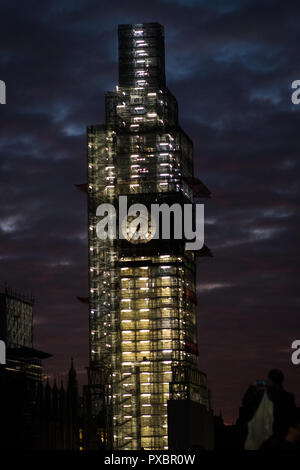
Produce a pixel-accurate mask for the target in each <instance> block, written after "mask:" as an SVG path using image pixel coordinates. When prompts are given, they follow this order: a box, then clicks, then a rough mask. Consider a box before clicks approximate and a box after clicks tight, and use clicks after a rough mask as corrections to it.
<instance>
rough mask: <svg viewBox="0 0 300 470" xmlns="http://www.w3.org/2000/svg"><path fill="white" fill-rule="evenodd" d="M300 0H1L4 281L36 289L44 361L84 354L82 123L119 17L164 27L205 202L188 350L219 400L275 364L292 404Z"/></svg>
mask: <svg viewBox="0 0 300 470" xmlns="http://www.w3.org/2000/svg"><path fill="white" fill-rule="evenodd" d="M299 18H300V3H299V2H298V1H296V0H294V1H289V0H287V1H285V2H283V1H279V0H272V1H271V0H259V1H258V0H257V1H255V0H248V1H247V0H244V1H243V0H231V1H230V0H228V1H226V0H225V1H217V0H210V1H208V0H206V1H205V0H151V1H150V2H142V1H134V0H127V1H124V0H123V1H121V0H120V1H116V0H109V1H104V0H93V1H92V0H91V1H90V0H85V1H83V0H82V1H79V0H78V1H76V0H72V1H71V0H62V1H59V2H57V1H56V2H55V1H49V0H48V1H45V2H39V1H33V0H28V1H26V2H20V1H14V0H10V1H8V0H2V1H1V7H0V21H1V28H0V79H1V80H4V81H5V83H6V87H7V104H6V105H1V107H0V168H1V186H0V188H1V208H0V210H1V212H0V250H1V251H0V258H1V277H0V280H1V282H2V284H3V283H4V281H5V280H6V281H7V282H8V284H9V286H11V287H16V288H17V289H19V290H21V291H24V292H31V291H32V292H33V294H34V296H35V298H36V304H35V317H34V325H35V334H34V338H35V347H37V348H40V349H42V350H44V351H47V352H50V353H52V354H53V358H52V359H49V360H47V361H45V363H44V365H45V371H46V372H47V373H48V374H49V375H50V376H51V377H52V378H53V377H57V378H58V377H62V376H64V374H65V373H66V372H67V370H68V368H69V364H70V358H71V356H73V357H74V360H75V366H76V368H77V373H78V377H79V379H80V383H81V384H83V383H85V382H86V369H85V368H86V366H88V309H87V306H86V305H84V304H81V303H79V302H78V300H77V299H76V296H82V297H84V296H87V295H88V284H87V274H88V272H87V201H86V196H85V194H83V193H81V192H79V191H78V190H76V189H75V187H74V185H75V184H78V183H84V182H86V126H87V125H89V124H95V123H103V122H104V120H105V117H104V111H105V110H104V93H105V91H107V90H112V89H114V88H115V86H116V85H117V84H118V67H117V60H118V53H117V27H118V24H126V23H142V22H158V23H161V24H162V25H164V27H165V48H166V74H167V84H168V87H169V89H170V90H171V92H172V93H173V94H174V95H175V96H176V98H177V100H178V104H179V119H180V123H181V125H182V127H183V129H184V130H185V131H186V132H187V134H188V135H189V136H190V137H191V138H192V140H193V142H194V158H195V175H196V176H197V177H199V178H200V179H201V180H203V181H204V182H205V184H206V185H207V186H208V187H209V188H210V190H211V192H212V199H211V200H209V201H207V202H205V222H206V226H205V231H206V232H205V243H206V244H207V245H208V246H209V248H210V249H211V250H212V252H213V254H214V256H213V257H212V258H203V259H200V261H199V262H198V282H197V295H198V330H199V364H200V366H201V369H202V370H204V371H205V372H206V373H207V376H208V382H209V385H210V387H211V389H212V397H213V406H214V410H215V412H216V413H219V410H220V409H222V412H223V416H224V417H225V419H226V422H231V420H233V419H235V418H236V417H237V413H238V407H239V406H240V402H241V397H242V395H243V393H244V392H245V390H246V388H247V387H248V385H249V384H250V383H251V382H254V381H255V380H256V379H260V378H263V377H265V376H266V375H267V372H268V370H269V369H270V368H273V367H276V368H281V369H282V370H283V371H284V373H285V375H286V388H287V389H288V390H289V391H291V392H293V393H294V394H295V395H296V397H297V404H298V406H299V405H300V365H298V366H295V365H293V364H292V363H291V354H292V349H291V343H292V341H293V340H295V339H300V317H299V307H300V282H299V279H300V272H299V271H300V269H299V265H300V250H299V239H300V218H299V201H300V188H299V170H300V163H299V149H300V142H299V133H300V105H298V106H297V105H293V104H292V102H291V93H292V89H291V84H292V81H293V80H297V79H298V80H300V65H299V44H300V25H299V21H300V20H299Z"/></svg>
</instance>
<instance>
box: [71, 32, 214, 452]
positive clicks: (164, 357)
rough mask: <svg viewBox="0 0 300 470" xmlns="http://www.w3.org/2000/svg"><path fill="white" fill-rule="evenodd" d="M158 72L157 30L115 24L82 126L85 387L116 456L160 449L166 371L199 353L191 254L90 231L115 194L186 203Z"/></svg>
mask: <svg viewBox="0 0 300 470" xmlns="http://www.w3.org/2000/svg"><path fill="white" fill-rule="evenodd" d="M164 69H165V66H164V34H163V28H162V26H161V25H159V24H157V23H147V24H141V25H121V26H119V84H120V85H119V86H117V87H116V90H115V91H112V92H107V93H106V124H105V125H94V126H90V127H88V129H87V146H88V187H87V191H88V217H89V222H88V223H89V284H90V378H91V377H92V378H91V379H90V387H91V389H93V388H94V390H95V391H96V390H98V391H99V390H103V395H104V396H103V399H104V400H105V403H106V409H107V413H106V415H107V430H108V432H107V440H108V442H107V444H108V446H109V447H112V448H115V449H140V448H144V449H167V446H168V429H167V401H168V399H169V398H170V383H171V382H172V378H173V374H174V373H175V372H174V370H175V369H174V368H177V367H184V368H187V370H188V369H195V368H196V361H197V355H198V348H197V333H196V331H197V329H196V294H195V288H196V287H195V271H196V263H195V254H194V253H192V252H189V251H185V250H184V242H182V241H180V240H168V241H164V240H150V241H149V242H148V243H144V244H141V243H139V244H133V243H130V242H129V241H128V240H109V239H107V240H99V239H98V238H97V234H96V225H97V222H98V221H99V217H96V208H97V207H98V205H99V204H101V203H103V202H110V203H112V204H114V205H115V206H117V205H118V197H119V196H120V195H126V196H127V197H128V204H131V203H133V202H139V203H143V204H145V205H146V206H147V205H148V206H149V205H150V204H151V203H152V202H154V201H156V202H157V203H163V202H167V203H169V204H173V203H174V202H178V203H180V204H181V205H182V204H184V203H191V202H193V201H194V199H193V188H192V187H191V184H190V182H191V181H193V145H192V142H191V140H190V139H189V137H188V136H187V135H186V134H185V132H184V131H183V130H182V129H181V128H180V126H179V124H178V109H177V102H176V99H175V98H174V96H173V95H172V94H171V93H170V91H169V90H168V89H167V88H166V85H165V70H164ZM199 183H200V184H199ZM197 184H198V186H197V188H198V193H199V192H200V196H201V195H202V196H203V197H209V194H210V193H209V191H208V190H207V188H206V187H205V186H204V185H203V184H202V183H201V182H198V183H197ZM201 184H202V186H201ZM81 186H82V185H81ZM199 188H200V189H199ZM80 189H81V188H80ZM198 196H199V194H198ZM93 371H94V373H93ZM96 371H102V374H101V373H100V374H97V373H96ZM103 371H105V372H103ZM100 376H101V377H105V379H103V381H104V380H105V384H104V383H102V384H99V383H97V380H98V382H99V380H100V379H99V377H100ZM199 380H200V379H199ZM172 387H173V388H172ZM172 387H171V392H172V394H173V393H174V390H175V389H176V387H175V385H174V386H172ZM174 387H175V388H174ZM177 389H178V387H177ZM95 393H96V392H95ZM176 393H177V392H176ZM98 398H99V397H98Z"/></svg>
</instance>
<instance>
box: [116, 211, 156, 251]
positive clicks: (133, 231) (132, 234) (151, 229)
mask: <svg viewBox="0 0 300 470" xmlns="http://www.w3.org/2000/svg"><path fill="white" fill-rule="evenodd" d="M155 231H156V224H155V223H154V221H151V217H150V216H149V217H147V216H145V215H144V214H142V213H141V214H140V215H139V216H137V217H134V216H128V217H127V219H126V217H125V218H124V219H123V221H122V232H123V234H124V235H125V238H126V240H128V241H129V242H130V243H134V244H138V243H148V242H150V240H152V238H153V237H154V235H155Z"/></svg>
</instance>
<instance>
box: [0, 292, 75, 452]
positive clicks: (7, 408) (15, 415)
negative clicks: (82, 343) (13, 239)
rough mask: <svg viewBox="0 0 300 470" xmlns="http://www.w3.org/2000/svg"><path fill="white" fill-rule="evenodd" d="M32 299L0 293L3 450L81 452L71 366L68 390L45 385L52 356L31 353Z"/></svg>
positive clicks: (0, 437)
mask: <svg viewBox="0 0 300 470" xmlns="http://www.w3.org/2000/svg"><path fill="white" fill-rule="evenodd" d="M33 304H34V300H33V298H32V297H28V296H26V295H24V294H21V293H19V292H16V291H15V290H12V289H10V288H8V287H6V288H5V290H4V292H3V293H0V340H2V341H4V343H5V345H6V364H2V365H0V417H1V427H0V448H1V449H11V450H14V449H70V450H72V449H76V450H77V449H79V448H80V432H81V433H82V430H81V428H80V422H81V421H80V420H81V418H80V412H81V409H80V402H79V396H78V386H77V380H76V372H75V369H74V366H73V361H72V364H71V368H70V371H69V377H68V385H67V390H64V388H63V385H62V384H61V387H60V389H58V387H57V385H56V382H54V385H53V386H52V387H51V386H50V384H49V381H48V379H47V381H46V383H45V384H44V383H43V368H42V360H43V359H47V358H49V357H51V355H50V354H48V353H45V352H42V351H39V350H37V349H35V348H34V347H33Z"/></svg>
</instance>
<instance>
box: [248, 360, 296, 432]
mask: <svg viewBox="0 0 300 470" xmlns="http://www.w3.org/2000/svg"><path fill="white" fill-rule="evenodd" d="M283 381H284V375H283V373H282V372H281V371H280V370H278V369H272V370H271V371H270V372H269V374H268V379H267V381H266V382H264V381H258V382H257V383H256V385H250V387H249V388H248V390H247V392H246V393H245V395H244V398H243V403H242V409H241V422H242V423H244V426H243V428H244V438H245V439H246V437H247V426H248V423H249V421H251V420H252V422H253V418H254V419H256V416H257V411H258V409H259V406H260V404H261V403H262V400H263V398H264V400H265V401H266V402H269V403H270V401H271V402H272V404H273V426H272V431H273V436H274V437H277V438H280V439H282V438H283V437H284V436H285V435H286V433H287V429H288V420H289V419H290V416H292V415H293V413H295V399H294V396H293V395H292V394H291V393H289V392H287V391H286V390H284V388H283ZM265 392H266V395H265ZM269 437H270V432H269V434H268V435H266V439H268V438H269Z"/></svg>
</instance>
